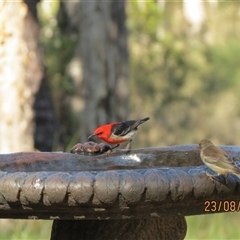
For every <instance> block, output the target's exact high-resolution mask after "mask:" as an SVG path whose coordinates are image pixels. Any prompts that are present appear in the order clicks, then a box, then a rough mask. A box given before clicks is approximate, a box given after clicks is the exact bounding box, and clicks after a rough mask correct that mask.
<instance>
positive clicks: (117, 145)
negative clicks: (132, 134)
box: [111, 144, 120, 150]
mask: <svg viewBox="0 0 240 240" xmlns="http://www.w3.org/2000/svg"><path fill="white" fill-rule="evenodd" d="M119 145H120V144H116V145H115V146H113V147H112V148H111V150H113V149H114V148H117V147H119Z"/></svg>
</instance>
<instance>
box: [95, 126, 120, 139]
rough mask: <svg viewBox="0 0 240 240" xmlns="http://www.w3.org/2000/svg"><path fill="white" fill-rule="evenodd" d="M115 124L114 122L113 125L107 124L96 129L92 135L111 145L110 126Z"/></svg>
mask: <svg viewBox="0 0 240 240" xmlns="http://www.w3.org/2000/svg"><path fill="white" fill-rule="evenodd" d="M114 124H116V122H114V123H109V124H106V125H103V126H100V127H98V128H97V129H96V130H95V131H94V135H95V136H97V137H99V138H100V139H102V140H103V141H105V142H107V143H112V141H111V139H110V136H111V134H112V126H113V125H114Z"/></svg>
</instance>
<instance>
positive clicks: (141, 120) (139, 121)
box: [131, 117, 150, 129]
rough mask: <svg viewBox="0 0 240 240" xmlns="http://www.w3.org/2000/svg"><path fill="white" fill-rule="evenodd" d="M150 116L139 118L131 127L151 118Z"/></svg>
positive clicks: (135, 126)
mask: <svg viewBox="0 0 240 240" xmlns="http://www.w3.org/2000/svg"><path fill="white" fill-rule="evenodd" d="M149 119H150V118H149V117H146V118H143V119H139V120H137V121H136V122H135V123H134V124H133V125H132V127H131V129H134V128H137V127H138V126H139V125H140V124H142V123H144V122H146V121H147V120H149Z"/></svg>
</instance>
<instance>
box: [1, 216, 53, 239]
mask: <svg viewBox="0 0 240 240" xmlns="http://www.w3.org/2000/svg"><path fill="white" fill-rule="evenodd" d="M51 227H52V221H50V220H45V221H44V220H13V219H0V229H1V230H0V239H1V240H20V239H24V240H35V239H36V240H49V239H50V234H51Z"/></svg>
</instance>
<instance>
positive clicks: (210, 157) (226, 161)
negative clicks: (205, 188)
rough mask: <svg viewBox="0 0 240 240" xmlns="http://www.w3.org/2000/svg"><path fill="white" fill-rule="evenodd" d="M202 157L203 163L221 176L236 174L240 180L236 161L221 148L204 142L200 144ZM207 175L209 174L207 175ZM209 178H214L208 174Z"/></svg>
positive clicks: (208, 141)
mask: <svg viewBox="0 0 240 240" xmlns="http://www.w3.org/2000/svg"><path fill="white" fill-rule="evenodd" d="M199 147H200V149H201V151H200V157H201V159H202V161H203V163H204V164H205V165H206V166H208V167H209V168H210V169H212V170H213V171H214V172H216V173H217V174H218V175H220V174H234V175H236V176H237V177H239V178H240V169H239V168H238V167H237V166H236V165H235V164H234V161H233V160H232V159H231V158H230V157H229V156H228V155H227V154H226V153H225V152H224V151H223V150H222V149H220V148H218V147H216V146H215V145H214V144H213V143H212V142H211V141H210V140H206V139H204V140H202V141H201V142H200V143H199ZM206 174H207V173H206ZM207 175H208V176H209V177H214V176H212V175H209V174H207Z"/></svg>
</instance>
